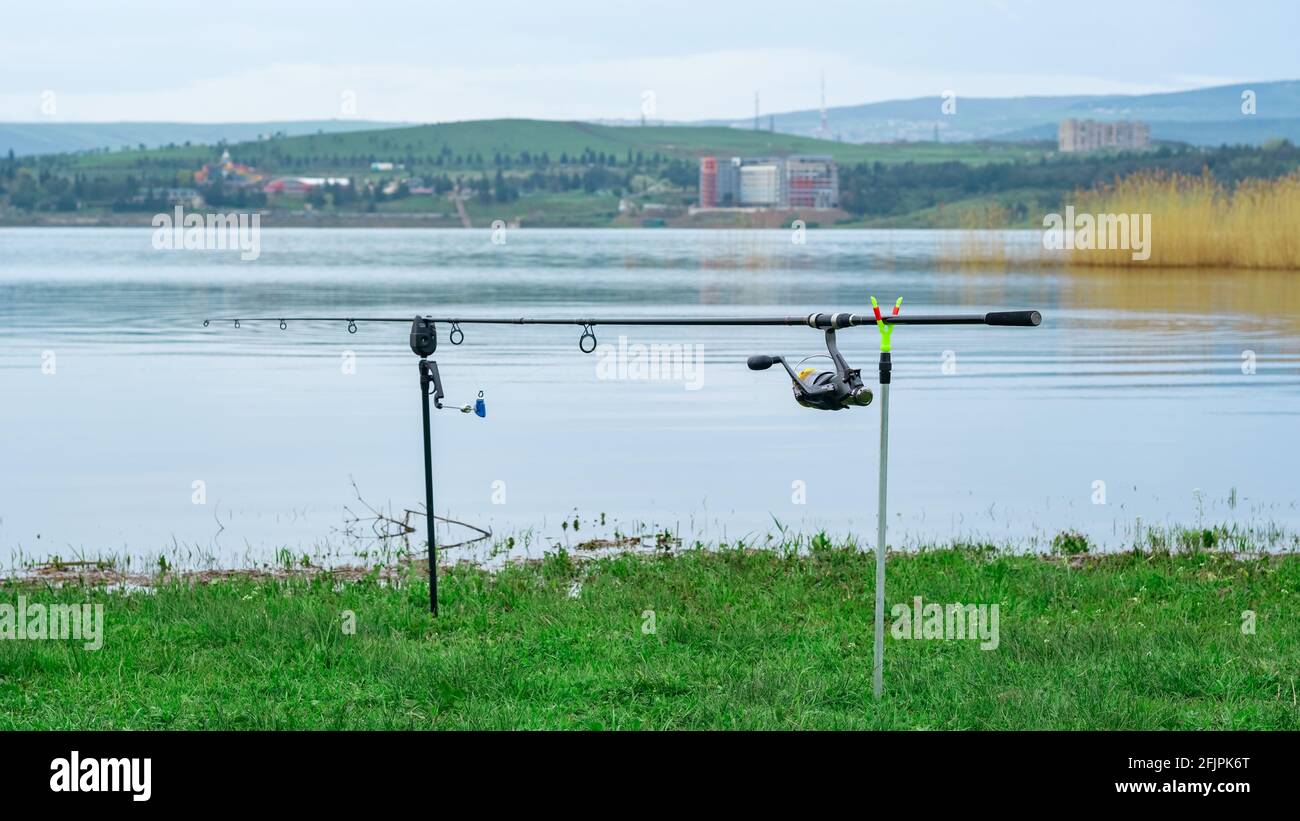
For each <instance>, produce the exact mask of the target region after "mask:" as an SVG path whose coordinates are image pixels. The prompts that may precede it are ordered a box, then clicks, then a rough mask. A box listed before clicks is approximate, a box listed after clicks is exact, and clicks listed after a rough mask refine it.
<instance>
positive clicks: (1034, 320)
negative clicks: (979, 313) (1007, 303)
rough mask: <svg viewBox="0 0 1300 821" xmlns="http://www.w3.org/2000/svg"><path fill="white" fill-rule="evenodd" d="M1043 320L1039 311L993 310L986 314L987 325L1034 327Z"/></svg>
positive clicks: (985, 321) (985, 322)
mask: <svg viewBox="0 0 1300 821" xmlns="http://www.w3.org/2000/svg"><path fill="white" fill-rule="evenodd" d="M1042 321H1043V315H1042V314H1040V313H1039V312H1038V311H991V312H990V313H987V314H985V315H984V324H985V325H1014V326H1018V327H1023V328H1032V327H1034V326H1036V325H1038V324H1039V323H1040V322H1042Z"/></svg>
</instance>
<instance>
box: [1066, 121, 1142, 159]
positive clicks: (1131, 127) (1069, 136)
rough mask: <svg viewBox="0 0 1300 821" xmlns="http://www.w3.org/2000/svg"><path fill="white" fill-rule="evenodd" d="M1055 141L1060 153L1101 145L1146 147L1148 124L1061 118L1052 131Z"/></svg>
mask: <svg viewBox="0 0 1300 821" xmlns="http://www.w3.org/2000/svg"><path fill="white" fill-rule="evenodd" d="M1056 143H1057V147H1059V148H1060V150H1061V151H1062V152H1063V153H1071V152H1075V151H1096V150H1098V149H1101V148H1116V149H1131V148H1146V147H1147V146H1149V145H1151V126H1149V125H1147V124H1146V123H1140V122H1127V121H1126V122H1118V123H1099V122H1097V121H1096V120H1073V119H1071V120H1062V121H1061V126H1060V128H1059V129H1058V130H1057V132H1056Z"/></svg>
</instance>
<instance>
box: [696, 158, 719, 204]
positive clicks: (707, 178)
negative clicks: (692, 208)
mask: <svg viewBox="0 0 1300 821" xmlns="http://www.w3.org/2000/svg"><path fill="white" fill-rule="evenodd" d="M700 207H701V208H717V207H718V158H717V157H701V158H700Z"/></svg>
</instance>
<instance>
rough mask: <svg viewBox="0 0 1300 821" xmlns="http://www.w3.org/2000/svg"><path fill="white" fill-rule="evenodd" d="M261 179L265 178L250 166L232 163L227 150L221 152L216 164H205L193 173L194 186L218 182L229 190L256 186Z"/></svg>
mask: <svg viewBox="0 0 1300 821" xmlns="http://www.w3.org/2000/svg"><path fill="white" fill-rule="evenodd" d="M263 179H265V176H264V175H263V174H262V172H260V171H258V170H257V169H255V168H253V167H252V166H248V165H240V164H239V163H237V162H234V161H232V160H231V159H230V151H229V150H222V152H221V160H220V161H218V162H217V163H215V164H213V163H207V164H205V165H204V166H203V167H202V168H200V169H199V170H198V171H195V172H194V182H195V184H196V185H206V184H208V183H212V182H216V181H217V180H220V181H221V183H222V185H225V186H229V187H231V188H244V187H246V186H252V185H257V184H259V183H260V182H262V180H263Z"/></svg>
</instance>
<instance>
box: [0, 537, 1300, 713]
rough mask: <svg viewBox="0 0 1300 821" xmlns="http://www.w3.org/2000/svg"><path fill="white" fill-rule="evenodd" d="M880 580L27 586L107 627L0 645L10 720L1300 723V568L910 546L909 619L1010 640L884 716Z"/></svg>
mask: <svg viewBox="0 0 1300 821" xmlns="http://www.w3.org/2000/svg"><path fill="white" fill-rule="evenodd" d="M871 567H872V559H871V557H870V556H869V555H867V554H865V553H858V552H853V551H849V550H842V549H835V548H830V547H824V546H823V547H821V548H819V549H815V550H814V551H813V552H812V553H811V554H809V555H804V556H798V557H796V556H786V555H780V554H778V553H774V552H767V551H763V552H749V551H742V550H734V549H728V550H721V551H716V552H706V551H687V552H685V553H682V554H678V555H674V556H620V557H616V558H610V559H603V560H599V561H594V562H575V561H573V560H572V559H570V558H569V557H567V556H565V555H563V554H561V555H556V556H551V557H548V559H546V560H545V561H544V562H541V563H538V564H533V565H526V566H513V567H510V568H508V569H505V570H503V571H500V572H498V573H496V574H491V575H489V574H487V573H484V572H482V571H478V570H474V569H470V568H467V567H462V568H457V569H456V570H454V571H450V572H448V574H447V575H446V576H445V577H444V579H443V581H442V584H441V592H442V606H443V611H442V615H441V617H440V618H438V619H437V620H436V621H434V620H432V619H430V618H429V617H428V616H427V614H426V613H425V612H424V603H425V601H426V596H427V588H426V587H425V586H424V584H423V583H422V582H420V581H419V579H418V574H417V575H413V576H412V577H411V579H410V580H409V581H408V582H406V583H403V584H398V585H382V584H379V583H377V582H375V581H373V580H370V581H368V580H364V579H363V580H361V581H354V582H349V583H346V584H344V583H341V582H339V581H338V580H336V579H334V578H331V577H329V576H319V577H315V578H290V579H260V580H254V579H235V580H227V581H222V582H220V583H212V584H205V585H192V584H188V583H182V582H176V581H172V582H167V583H163V584H161V585H159V586H158V587H156V588H155V589H153V590H152V591H149V592H139V591H137V592H134V593H129V594H124V593H113V592H106V591H103V590H87V589H83V588H80V587H77V586H71V587H65V588H62V589H54V588H39V587H33V586H31V585H30V584H28V585H25V586H17V585H14V584H10V585H8V586H6V587H5V588H4V589H3V590H2V591H0V603H3V602H8V603H10V604H15V603H16V600H17V598H18V596H19V595H20V594H21V595H23V596H25V597H26V598H27V601H28V606H29V607H30V604H31V603H32V602H45V603H51V602H83V601H91V602H95V603H101V604H103V605H104V612H105V631H104V643H103V647H102V648H101V649H99V650H97V651H88V650H85V649H83V648H82V646H81V644H80V643H77V642H70V641H31V640H27V641H19V640H9V641H0V727H2V728H5V729H8V728H96V729H99V728H122V727H127V728H185V727H190V728H387V727H399V728H429V727H435V728H514V727H534V728H851V727H857V728H1290V729H1297V728H1300V706H1297V688H1298V687H1300V682H1297V678H1298V677H1300V618H1298V617H1300V594H1298V592H1297V591H1300V557H1297V556H1295V555H1287V556H1282V557H1260V558H1251V559H1238V558H1233V557H1231V556H1228V555H1225V554H1222V553H1214V552H1194V553H1188V554H1175V555H1170V554H1168V553H1156V554H1149V553H1148V554H1122V555H1116V556H1111V557H1108V558H1104V559H1100V558H1099V559H1093V558H1090V557H1086V556H1085V557H1077V556H1076V557H1073V558H1072V559H1069V560H1066V559H1044V558H1039V557H1032V556H1012V555H1006V554H1002V553H998V552H994V551H992V550H981V549H948V550H934V551H927V552H922V553H919V554H909V555H897V556H891V558H890V562H889V574H890V575H889V580H890V581H889V588H888V594H889V604H890V605H891V606H892V605H894V604H898V603H907V604H910V603H911V602H912V600H913V597H915V596H921V597H922V598H923V599H924V601H925V602H933V603H956V602H960V603H965V604H990V605H991V604H998V605H999V608H1000V623H999V633H998V634H999V641H998V646H997V648H996V649H993V650H981V649H980V647H979V642H977V641H969V640H967V641H959V640H902V639H897V638H892V637H891V638H890V639H889V640H888V643H887V649H886V689H887V692H886V697H885V699H884V700H883V701H881V702H879V703H876V702H873V701H872V699H871V696H870V693H871V646H872V640H871V619H872V590H871V586H870V583H869V580H870V578H871ZM1247 610H1249V611H1253V612H1254V613H1255V632H1254V633H1253V634H1246V633H1243V629H1242V625H1243V615H1242V614H1243V611H1247ZM648 611H653V619H652V617H651V615H650V613H649V612H648ZM349 613H350V614H354V615H355V623H354V628H355V631H354V632H353V633H351V634H349V632H348V626H349V619H350V616H349Z"/></svg>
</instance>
